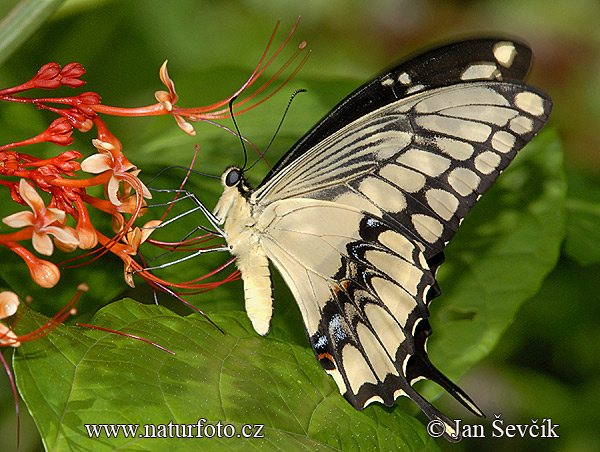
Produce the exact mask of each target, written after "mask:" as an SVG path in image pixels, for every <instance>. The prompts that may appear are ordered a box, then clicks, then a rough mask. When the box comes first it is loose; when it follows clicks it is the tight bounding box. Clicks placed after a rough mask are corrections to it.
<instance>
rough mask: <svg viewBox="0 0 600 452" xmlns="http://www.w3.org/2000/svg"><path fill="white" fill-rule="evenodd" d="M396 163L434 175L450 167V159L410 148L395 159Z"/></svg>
mask: <svg viewBox="0 0 600 452" xmlns="http://www.w3.org/2000/svg"><path fill="white" fill-rule="evenodd" d="M396 161H397V162H398V163H400V164H401V165H404V166H408V167H410V168H414V169H416V170H417V171H420V172H422V173H425V174H427V175H428V176H431V177H436V176H439V175H440V174H442V173H443V172H444V171H446V170H447V169H448V168H449V167H450V160H449V159H447V158H446V157H443V156H441V155H437V154H433V153H431V152H427V151H422V150H420V149H415V148H411V149H409V150H408V151H406V152H405V153H404V154H402V155H401V156H400V157H398V158H397V159H396Z"/></svg>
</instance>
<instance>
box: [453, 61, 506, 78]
mask: <svg viewBox="0 0 600 452" xmlns="http://www.w3.org/2000/svg"><path fill="white" fill-rule="evenodd" d="M499 74H500V72H499V71H498V67H497V66H496V65H495V64H494V63H484V62H482V63H475V64H471V65H469V66H468V67H467V68H466V69H465V70H464V71H463V72H462V74H461V75H460V79H461V80H465V81H466V80H493V79H495V78H498V75H499Z"/></svg>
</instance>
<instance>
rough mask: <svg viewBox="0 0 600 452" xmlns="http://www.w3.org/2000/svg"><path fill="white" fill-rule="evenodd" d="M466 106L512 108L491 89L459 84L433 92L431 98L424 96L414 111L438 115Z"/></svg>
mask: <svg viewBox="0 0 600 452" xmlns="http://www.w3.org/2000/svg"><path fill="white" fill-rule="evenodd" d="M465 105H504V106H507V107H508V106H510V104H509V102H508V100H506V98H505V97H504V96H503V95H501V94H500V93H498V92H496V91H494V90H493V89H491V88H488V87H486V86H481V85H478V84H474V85H473V86H471V85H465V84H459V85H453V86H449V87H445V88H439V89H437V90H434V91H432V92H431V93H430V95H429V96H423V99H421V100H419V101H418V102H417V103H416V104H415V106H414V109H415V111H416V112H417V113H437V112H441V111H443V110H444V109H447V108H452V107H460V106H465Z"/></svg>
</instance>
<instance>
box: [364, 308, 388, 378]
mask: <svg viewBox="0 0 600 452" xmlns="http://www.w3.org/2000/svg"><path fill="white" fill-rule="evenodd" d="M369 320H370V318H369ZM375 320H376V319H375ZM382 326H385V325H382ZM356 333H357V335H358V340H359V341H360V345H362V347H363V349H364V351H365V355H366V356H367V359H368V360H369V363H370V364H371V367H372V368H373V370H374V371H375V375H377V378H378V379H379V380H380V381H383V380H385V377H386V375H388V374H396V375H397V372H396V368H395V367H394V364H393V362H392V360H391V359H390V357H389V356H388V355H387V353H386V350H385V349H384V348H383V347H382V345H381V344H380V343H379V341H378V340H377V337H375V335H374V334H373V333H372V332H371V330H369V328H368V327H367V326H366V325H365V324H364V323H359V324H358V325H357V326H356ZM396 348H397V347H396ZM395 351H396V350H395V349H394V354H395ZM392 356H394V355H392Z"/></svg>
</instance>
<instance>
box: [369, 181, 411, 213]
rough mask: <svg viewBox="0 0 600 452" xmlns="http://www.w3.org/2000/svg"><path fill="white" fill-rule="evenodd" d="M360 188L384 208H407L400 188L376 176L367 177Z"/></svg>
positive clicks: (395, 210)
mask: <svg viewBox="0 0 600 452" xmlns="http://www.w3.org/2000/svg"><path fill="white" fill-rule="evenodd" d="M358 189H359V190H360V191H361V192H362V193H363V194H364V195H365V196H366V197H367V198H369V199H370V200H371V201H373V202H374V203H375V204H376V205H377V206H379V207H380V208H382V209H383V210H387V211H389V212H400V211H402V210H404V209H405V208H406V199H405V198H404V195H403V194H402V193H401V192H400V190H398V189H397V188H396V187H394V186H393V185H390V184H388V183H387V182H385V181H383V180H381V179H378V178H376V177H367V178H365V179H364V180H363V181H362V182H361V183H360V186H359V188H358Z"/></svg>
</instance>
